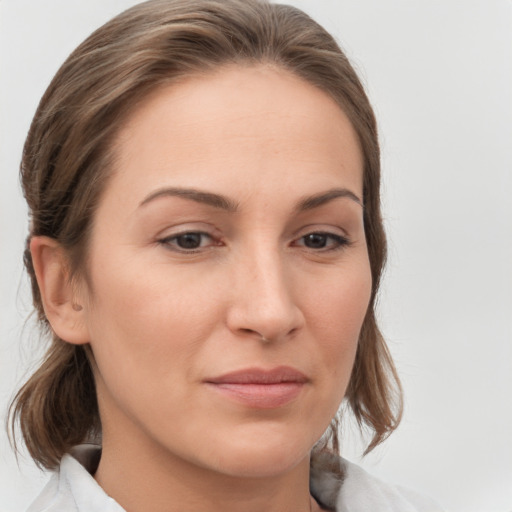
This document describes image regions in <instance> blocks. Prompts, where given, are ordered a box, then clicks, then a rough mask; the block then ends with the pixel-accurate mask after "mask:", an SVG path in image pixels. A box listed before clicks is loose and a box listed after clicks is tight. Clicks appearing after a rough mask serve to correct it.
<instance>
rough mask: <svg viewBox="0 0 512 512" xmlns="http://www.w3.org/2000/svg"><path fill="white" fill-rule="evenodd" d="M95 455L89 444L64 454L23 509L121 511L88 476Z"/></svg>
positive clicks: (29, 511) (40, 511) (39, 511)
mask: <svg viewBox="0 0 512 512" xmlns="http://www.w3.org/2000/svg"><path fill="white" fill-rule="evenodd" d="M98 456H99V451H98V448H97V447H94V446H91V445H88V446H85V445H84V446H81V447H79V448H78V449H77V450H75V451H74V453H73V455H64V457H63V458H62V461H61V464H60V467H59V469H58V471H56V472H55V473H54V474H53V476H52V477H51V478H50V481H49V482H48V483H47V485H46V487H45V488H44V489H43V490H42V492H41V493H40V494H39V496H38V497H37V498H36V500H35V501H34V502H33V503H32V505H30V507H29V508H28V509H27V512H63V511H64V510H65V511H66V512H124V510H123V509H122V508H121V507H120V506H119V505H118V504H117V503H116V502H115V501H114V500H113V499H112V498H110V497H109V496H107V494H106V493H105V492H104V491H103V489H102V488H101V487H100V486H99V485H98V484H97V483H96V481H95V480H94V478H93V476H92V475H91V467H92V466H94V463H95V460H97V459H98Z"/></svg>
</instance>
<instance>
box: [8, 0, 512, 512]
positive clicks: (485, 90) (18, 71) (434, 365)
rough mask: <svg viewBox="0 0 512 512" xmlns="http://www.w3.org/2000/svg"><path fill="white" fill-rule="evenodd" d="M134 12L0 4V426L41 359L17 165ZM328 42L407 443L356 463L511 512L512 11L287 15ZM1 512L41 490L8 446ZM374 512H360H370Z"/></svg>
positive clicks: (447, 4) (79, 2)
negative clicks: (379, 163) (122, 19)
mask: <svg viewBox="0 0 512 512" xmlns="http://www.w3.org/2000/svg"><path fill="white" fill-rule="evenodd" d="M134 3H136V2H135V1H133V0H46V1H44V2H43V1H39V0H0V16H1V18H0V57H1V63H0V66H1V67H0V102H1V103H0V115H1V124H0V173H1V174H0V175H1V186H0V365H1V366H0V411H1V412H0V419H2V420H5V409H6V406H7V403H8V401H9V399H10V398H11V397H12V394H13V392H14V390H15V387H16V385H17V384H19V383H20V381H21V379H22V377H23V376H24V375H25V374H26V372H27V370H28V369H29V368H30V367H33V365H34V362H35V361H36V358H37V356H38V350H37V347H38V339H37V336H36V335H35V334H34V331H33V328H32V327H31V324H30V322H29V323H26V322H25V321H26V318H27V316H28V314H29V312H30V297H29V294H28V288H27V283H26V280H25V278H24V276H23V269H22V262H21V261H22V256H21V255H22V250H23V245H24V237H25V235H26V228H27V218H26V209H25V206H24V203H23V199H22V195H21V192H20V187H19V184H18V176H17V171H18V166H19V160H20V154H21V149H22V144H23V141H24V137H25V135H26V132H27V129H28V127H29V123H30V120H31V117H32V115H33V113H34V111H35V108H36V106H37V103H38V101H39V98H40V96H41V95H42V93H43V92H44V90H45V88H46V86H47V85H48V83H49V81H50V79H51V77H52V76H53V74H54V73H55V72H56V71H57V68H58V67H59V65H60V64H61V63H62V62H63V60H64V59H65V58H66V56H67V55H68V54H69V53H70V51H71V50H72V49H73V48H74V47H75V46H76V45H77V44H78V43H80V42H81V41H82V40H83V39H84V38H85V37H86V36H87V35H88V34H89V33H90V32H91V31H92V30H93V29H95V28H96V27H97V26H99V25H100V24H102V23H103V22H105V21H106V20H107V19H109V18H110V17H112V16H113V15H115V14H117V13H118V12H120V11H121V10H123V9H124V8H126V7H128V6H130V5H132V4H134ZM290 3H293V4H294V5H297V6H299V7H301V8H303V9H304V10H306V11H307V12H308V13H309V14H311V15H312V16H313V17H314V18H316V19H317V20H318V21H320V22H321V23H322V24H323V25H324V26H325V27H326V28H327V29H328V30H330V31H331V32H333V33H334V34H335V36H336V37H337V39H338V40H339V42H340V44H341V45H342V47H343V48H344V49H345V51H346V52H347V54H348V55H349V57H350V58H351V59H352V61H353V63H354V64H355V66H356V68H357V69H358V71H359V73H360V74H361V76H362V79H363V81H364V83H365V84H366V86H367V90H368V92H369V95H370V98H371V100H372V102H373V104H374V106H375V110H376V114H377V117H378V120H379V125H380V132H381V140H382V150H383V172H384V184H383V203H384V215H385V223H386V227H387V230H388V235H389V241H390V255H389V265H388V267H387V272H386V276H385V280H384V285H383V289H382V294H381V298H380V309H379V311H380V313H379V316H380V320H381V325H382V327H383V330H384V333H385V335H386V338H387V340H388V342H389V345H390V347H391V350H392V353H393V355H394V357H395V359H396V363H397V366H398V369H399V372H400V374H401V377H402V380H403V384H404V389H405V399H406V410H405V416H404V420H403V424H402V425H401V427H400V429H399V430H398V431H397V432H396V433H395V434H394V435H393V436H392V437H391V438H390V439H389V440H388V441H387V442H386V443H385V444H384V445H383V446H382V447H381V448H379V449H378V450H376V451H375V452H374V453H373V454H371V455H370V456H368V457H366V458H365V459H363V460H362V461H361V460H360V458H359V457H360V454H361V451H362V445H361V443H360V442H359V441H358V438H357V436H356V435H355V434H353V433H351V430H350V429H347V431H348V432H349V434H350V435H348V436H347V438H346V440H345V443H344V446H343V453H344V455H345V456H346V457H348V458H350V459H352V460H354V461H356V462H359V463H361V464H362V465H363V466H365V467H366V468H367V469H368V470H369V471H371V472H373V473H375V474H377V475H379V476H380V477H382V478H384V479H386V480H390V481H393V482H397V483H400V484H403V485H406V486H410V487H413V488H416V489H418V490H419V491H421V492H423V493H427V494H430V495H431V496H433V497H435V498H436V499H437V500H438V501H439V502H440V503H441V504H442V505H443V506H444V507H445V508H446V509H447V510H449V511H452V512H510V511H512V435H511V433H512V404H511V401H512V400H511V394H512V328H511V324H512V320H511V318H512V199H511V196H512V99H511V94H512V2H511V1H510V0H428V1H427V0H302V1H299V0H294V1H292V2H290ZM0 450H1V452H0V510H1V511H2V512H18V511H21V510H24V509H25V508H26V506H27V505H28V504H29V502H30V501H31V500H32V499H33V498H34V495H35V494H36V493H37V492H38V490H39V489H40V488H41V487H42V485H43V484H44V482H45V481H46V480H47V478H48V475H46V474H43V473H41V472H39V471H38V470H37V469H36V468H35V467H34V465H33V464H32V463H31V462H30V460H29V459H28V457H26V455H22V457H21V458H20V461H19V465H17V463H16V460H15V458H14V455H13V453H12V450H11V449H10V447H9V445H8V441H7V436H6V434H5V432H4V431H2V432H1V434H0ZM369 512H370V511H369Z"/></svg>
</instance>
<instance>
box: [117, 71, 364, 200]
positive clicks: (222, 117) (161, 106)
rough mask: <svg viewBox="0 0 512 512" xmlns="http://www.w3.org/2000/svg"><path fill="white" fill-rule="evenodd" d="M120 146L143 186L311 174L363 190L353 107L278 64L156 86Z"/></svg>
mask: <svg viewBox="0 0 512 512" xmlns="http://www.w3.org/2000/svg"><path fill="white" fill-rule="evenodd" d="M115 150H116V153H117V159H116V161H117V164H116V168H115V170H116V171H117V174H120V175H125V177H126V179H128V178H129V181H130V182H131V183H132V184H133V183H135V182H136V183H137V184H138V186H139V187H140V188H141V189H145V188H147V187H148V186H150V184H149V183H148V181H152V182H153V183H152V185H153V186H154V185H158V183H157V182H162V183H160V184H161V185H162V186H163V185H169V183H168V182H169V181H171V182H173V181H177V182H178V183H176V184H178V185H180V184H181V183H179V182H180V180H183V179H185V180H188V183H187V184H188V185H191V186H204V185H207V186H213V187H214V188H217V189H218V191H219V192H223V187H226V186H230V187H232V186H233V180H234V179H236V181H243V183H244V184H246V185H247V184H248V183H253V184H255V183H256V182H261V181H262V180H274V181H275V180H276V179H278V177H281V178H284V182H283V180H281V185H285V184H286V180H287V179H288V180H291V182H290V183H289V185H293V186H295V185H296V184H297V183H299V182H304V183H306V184H307V181H308V180H310V179H311V178H312V176H316V178H317V180H319V181H322V180H323V181H325V182H326V183H325V186H330V185H334V186H336V185H339V183H328V182H329V181H333V180H334V181H336V180H338V181H339V179H340V178H343V180H344V181H346V182H347V181H348V183H346V185H349V186H351V187H352V188H353V189H355V192H357V193H360V192H361V189H362V168H363V164H362V156H361V151H360V148H359V141H358V137H357V135H356V133H355V130H354V129H353V127H352V125H351V123H350V122H349V120H348V118H347V116H346V115H345V113H344V112H343V111H342V110H341V108H340V107H339V106H338V104H337V103H336V102H335V101H334V100H333V99H332V98H331V97H330V96H329V95H328V94H326V93H325V92H323V91H321V90H320V89H318V88H317V87H315V86H313V85H311V84H309V83H308V82H306V81H304V80H302V79H301V78H298V77H297V76H295V75H294V74H292V73H290V72H288V71H285V70H282V69H279V68H276V67H275V66H267V65H258V66H231V67H226V68H221V69H219V70H217V71H216V72H214V73H210V74H206V75H200V76H192V77H190V78H188V79H186V80H184V81H182V82H180V83H178V84H172V85H167V86H165V87H161V88H159V89H157V90H155V91H153V92H152V93H151V94H150V95H149V96H148V97H147V98H146V99H145V100H143V101H142V102H141V103H140V104H139V105H138V106H137V108H136V109H135V110H134V111H133V112H132V113H131V115H129V116H128V118H127V120H126V122H125V124H124V125H123V127H122V128H121V130H120V133H119V136H118V138H117V140H116V144H115ZM212 177H214V178H215V179H214V180H213V182H212ZM278 181H279V180H278ZM170 184H171V185H172V184H173V183H170Z"/></svg>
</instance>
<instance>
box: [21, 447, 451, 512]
mask: <svg viewBox="0 0 512 512" xmlns="http://www.w3.org/2000/svg"><path fill="white" fill-rule="evenodd" d="M99 450H100V449H99V447H97V446H93V445H81V446H78V447H76V448H75V449H74V450H73V454H72V455H64V457H63V458H62V461H61V464H60V467H59V470H58V471H57V472H56V473H55V474H54V475H53V476H52V477H51V479H50V481H49V482H48V484H47V485H46V487H45V488H44V489H43V491H42V492H41V494H40V495H39V496H38V497H37V499H36V500H35V502H34V503H33V504H32V505H31V506H30V507H29V508H28V510H27V512H125V510H124V509H123V508H122V507H121V505H119V504H118V503H117V502H116V501H115V500H114V499H113V498H111V497H110V496H108V495H107V494H106V493H105V491H104V490H103V489H102V488H101V487H100V486H99V485H98V483H97V482H96V480H94V478H93V476H92V475H91V472H90V471H91V470H92V471H94V468H95V467H96V465H97V461H98V460H99V455H100V451H99ZM321 459H322V457H320V463H319V465H318V466H317V467H315V468H313V469H312V473H311V493H312V494H313V496H314V497H315V498H317V500H318V501H319V502H320V503H323V504H324V505H328V506H330V507H331V508H334V510H335V512H442V511H441V509H440V508H439V507H438V506H437V505H436V504H435V503H434V502H432V501H431V500H430V499H428V498H425V497H423V496H421V495H418V494H416V493H415V492H413V491H410V490H406V489H402V488H398V487H394V486H391V485H389V484H386V483H384V482H383V481H381V480H379V479H377V478H375V477H373V476H371V475H370V474H369V473H367V472H366V471H364V470H363V469H362V468H360V467H359V466H356V465H355V464H352V463H351V462H348V461H347V460H345V459H338V463H339V464H340V465H341V467H342V469H343V471H344V473H345V476H344V478H343V480H342V481H340V480H339V478H338V477H336V476H335V475H334V474H333V473H331V472H329V470H325V469H323V468H322V460H321Z"/></svg>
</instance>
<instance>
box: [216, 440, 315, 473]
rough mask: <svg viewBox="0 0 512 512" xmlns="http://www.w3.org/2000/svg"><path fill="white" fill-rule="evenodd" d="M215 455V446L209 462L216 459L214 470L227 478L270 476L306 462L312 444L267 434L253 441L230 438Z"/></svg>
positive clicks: (312, 442)
mask: <svg viewBox="0 0 512 512" xmlns="http://www.w3.org/2000/svg"><path fill="white" fill-rule="evenodd" d="M223 445H224V446H223V448H224V449H223V450H222V452H220V453H219V451H218V448H219V447H220V446H221V445H220V444H219V445H217V450H215V453H211V454H210V455H211V457H212V459H216V462H217V464H216V465H217V467H218V470H219V471H220V472H222V473H224V474H227V475H230V476H238V477H246V478H250V477H252V478H265V477H274V476H277V475H280V474H283V473H286V472H287V471H290V470H292V469H293V468H294V467H296V466H297V465H298V464H300V463H301V462H303V461H304V460H305V459H307V460H308V465H309V455H310V452H311V449H312V447H313V445H314V441H309V440H305V439H303V438H302V439H294V438H293V435H291V434H289V433H288V435H286V436H276V435H272V434H270V433H268V432H267V433H266V435H265V434H264V435H262V436H258V438H253V439H247V438H245V439H240V438H238V439H236V440H235V439H230V443H229V444H226V443H223Z"/></svg>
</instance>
